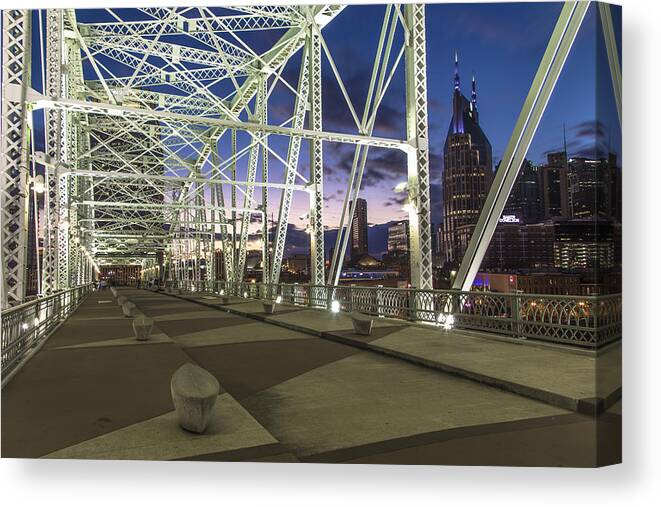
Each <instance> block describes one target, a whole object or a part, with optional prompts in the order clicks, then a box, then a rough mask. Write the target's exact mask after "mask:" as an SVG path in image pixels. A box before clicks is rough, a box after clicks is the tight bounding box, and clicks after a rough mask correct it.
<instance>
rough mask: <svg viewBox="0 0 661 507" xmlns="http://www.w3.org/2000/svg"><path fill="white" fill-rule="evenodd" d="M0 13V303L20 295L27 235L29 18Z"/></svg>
mask: <svg viewBox="0 0 661 507" xmlns="http://www.w3.org/2000/svg"><path fill="white" fill-rule="evenodd" d="M31 15H32V13H31V11H27V10H13V9H12V10H4V11H2V169H1V171H2V172H1V174H2V180H1V185H2V189H1V190H2V203H1V205H2V273H3V276H2V278H3V280H2V283H3V285H2V307H3V308H6V307H7V306H10V305H16V304H19V303H21V302H22V301H23V299H24V298H25V289H26V287H25V279H26V264H27V242H28V238H27V233H28V198H27V191H28V153H29V126H28V109H27V107H26V104H25V95H26V92H27V89H28V87H29V86H30V25H31V23H30V16H31Z"/></svg>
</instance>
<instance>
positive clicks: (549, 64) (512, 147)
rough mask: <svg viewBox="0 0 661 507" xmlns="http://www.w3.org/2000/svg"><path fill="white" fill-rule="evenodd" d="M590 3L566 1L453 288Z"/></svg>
mask: <svg viewBox="0 0 661 507" xmlns="http://www.w3.org/2000/svg"><path fill="white" fill-rule="evenodd" d="M589 6H590V2H565V5H564V7H563V8H562V12H561V13H560V17H559V18H558V22H557V23H556V25H555V29H554V30H553V33H552V34H551V39H550V40H549V44H548V46H547V48H546V52H545V53H544V56H543V57H542V61H541V62H540V64H539V68H538V69H537V74H536V75H535V78H534V80H533V82H532V85H531V86H530V91H529V92H528V96H527V97H526V100H525V102H524V104H523V108H522V109H521V113H520V114H519V118H518V120H517V122H516V125H515V126H514V131H513V132H512V136H511V137H510V140H509V142H508V143H507V147H506V148H505V153H504V155H503V161H502V162H501V163H500V166H499V169H498V172H497V173H496V176H495V178H494V180H493V183H492V184H491V189H490V190H489V193H488V195H487V198H486V201H485V203H484V206H483V207H482V212H481V213H480V218H479V219H478V222H477V225H476V226H475V230H474V231H473V235H472V236H471V239H470V242H469V243H468V248H467V249H466V253H465V254H464V258H463V259H462V261H461V266H460V267H459V270H458V272H457V277H456V278H455V281H454V284H453V286H452V287H453V288H454V289H460V290H470V288H471V286H472V285H473V279H474V278H475V275H476V274H477V271H478V270H479V269H480V265H481V264H482V259H483V258H484V255H485V254H486V251H487V248H488V247H489V243H490V242H491V238H492V236H493V233H494V231H495V230H496V226H497V225H498V219H499V218H500V216H501V215H502V213H503V209H504V208H505V204H506V203H507V199H508V197H509V195H510V192H511V191H512V186H513V185H514V182H515V180H516V177H517V175H518V173H519V168H520V167H521V164H522V163H523V159H524V157H525V156H526V153H527V152H528V148H529V147H530V143H531V142H532V139H533V137H534V135H535V132H536V131H537V127H538V125H539V121H540V119H541V117H542V114H543V113H544V110H545V109H546V105H547V104H548V101H549V98H550V97H551V93H553V89H554V88H555V84H556V83H557V81H558V77H559V76H560V72H561V71H562V68H563V67H564V65H565V60H566V59H567V55H568V54H569V51H570V50H571V47H572V45H573V43H574V39H575V38H576V34H577V33H578V30H579V28H580V27H581V23H582V22H583V18H584V17H585V13H586V12H587V10H588V7H589Z"/></svg>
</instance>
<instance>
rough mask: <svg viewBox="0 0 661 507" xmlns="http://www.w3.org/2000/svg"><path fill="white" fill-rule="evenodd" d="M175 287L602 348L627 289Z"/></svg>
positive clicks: (617, 321) (613, 334)
mask: <svg viewBox="0 0 661 507" xmlns="http://www.w3.org/2000/svg"><path fill="white" fill-rule="evenodd" d="M170 285H171V286H173V287H178V288H182V289H185V290H192V291H197V292H212V293H217V294H226V295H233V296H241V297H246V298H253V299H277V300H278V301H281V302H283V303H289V304H293V305H298V306H306V307H311V308H324V309H328V310H331V309H332V308H335V309H338V310H341V311H360V312H363V313H366V314H370V315H374V316H378V317H388V318H394V319H402V320H407V321H411V322H419V323H428V324H434V325H438V326H445V327H455V328H459V329H469V330H475V331H481V332H486V333H495V334H499V335H505V336H508V337H513V338H519V339H532V340H541V341H546V342H552V343H559V344H566V345H572V346H577V347H581V348H587V349H597V348H599V347H601V346H603V345H606V344H608V343H611V342H613V341H616V340H618V339H620V338H621V336H622V295H621V294H612V295H606V296H559V295H558V296H556V295H546V294H544V295H542V294H521V293H515V294H504V293H495V292H482V291H476V292H462V291H454V290H417V289H405V288H393V287H360V286H344V285H342V286H327V285H319V286H317V285H307V284H286V283H282V284H277V285H266V284H261V283H238V284H234V283H229V282H222V281H217V282H208V281H201V282H192V281H188V282H178V283H177V282H170Z"/></svg>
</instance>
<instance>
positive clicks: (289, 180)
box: [271, 37, 310, 284]
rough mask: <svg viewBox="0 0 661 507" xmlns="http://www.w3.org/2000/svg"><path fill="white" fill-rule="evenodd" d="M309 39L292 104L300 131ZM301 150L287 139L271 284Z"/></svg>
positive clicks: (277, 275) (278, 265)
mask: <svg viewBox="0 0 661 507" xmlns="http://www.w3.org/2000/svg"><path fill="white" fill-rule="evenodd" d="M309 44H310V39H309V37H307V38H306V41H305V47H304V49H303V54H302V56H301V67H300V70H299V74H298V91H297V94H296V101H295V103H294V118H293V122H292V128H294V129H295V130H300V129H302V128H303V125H304V122H305V110H306V109H307V104H308V91H309V90H308V88H309V87H308V78H309V74H308V63H309V62H308V51H309V50H308V46H309ZM300 150H301V136H299V135H292V136H291V137H290V138H289V150H288V152H287V167H286V168H285V188H284V189H283V191H282V195H281V197H280V212H279V214H278V229H277V231H276V237H275V241H274V246H273V263H272V265H271V283H272V284H277V283H278V282H279V281H280V269H281V268H282V256H283V254H284V251H285V241H286V239H287V226H288V225H289V211H290V209H291V201H292V194H293V191H294V189H293V185H294V181H295V180H296V166H297V165H298V156H299V154H300Z"/></svg>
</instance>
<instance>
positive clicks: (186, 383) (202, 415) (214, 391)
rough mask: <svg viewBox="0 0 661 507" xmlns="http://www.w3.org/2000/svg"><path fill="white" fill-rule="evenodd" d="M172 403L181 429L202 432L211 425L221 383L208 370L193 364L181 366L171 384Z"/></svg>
mask: <svg viewBox="0 0 661 507" xmlns="http://www.w3.org/2000/svg"><path fill="white" fill-rule="evenodd" d="M170 392H171V394H172V403H173V404H174V408H175V410H176V411H177V419H178V420H179V426H181V427H182V428H184V429H185V430H188V431H192V432H193V433H203V432H204V430H206V429H207V427H208V426H209V422H210V421H211V414H212V411H213V407H214V405H215V404H216V399H217V398H218V393H219V392H220V384H219V383H218V380H216V377H214V376H213V375H211V373H209V372H208V371H206V370H204V369H202V368H200V367H199V366H196V365H194V364H191V363H187V364H185V365H183V366H181V367H180V368H179V369H178V370H177V371H176V372H174V375H172V380H171V381H170Z"/></svg>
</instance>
